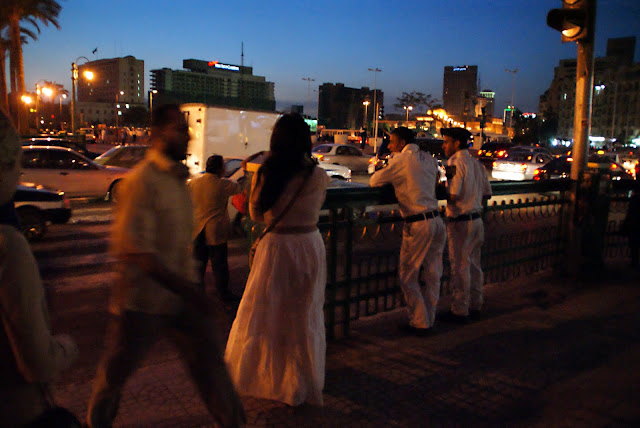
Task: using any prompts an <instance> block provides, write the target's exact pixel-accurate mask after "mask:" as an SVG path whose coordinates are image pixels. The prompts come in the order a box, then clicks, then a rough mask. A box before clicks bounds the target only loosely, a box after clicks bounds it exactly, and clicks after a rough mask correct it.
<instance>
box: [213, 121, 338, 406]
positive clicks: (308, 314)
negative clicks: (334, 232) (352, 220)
mask: <svg viewBox="0 0 640 428" xmlns="http://www.w3.org/2000/svg"><path fill="white" fill-rule="evenodd" d="M270 148H271V152H270V155H269V157H268V158H267V159H266V160H265V162H264V163H263V165H262V167H261V168H260V169H259V170H258V172H257V173H256V174H255V175H254V177H253V183H252V193H251V197H250V199H249V212H250V214H251V218H252V219H253V220H254V221H257V222H261V223H265V224H266V225H269V224H270V223H271V222H272V221H273V219H274V218H277V217H278V215H279V214H280V213H282V212H283V211H284V210H285V208H286V207H287V206H288V205H289V203H290V202H291V201H292V200H293V198H294V197H295V201H294V202H293V204H292V205H291V207H290V208H289V210H288V211H287V212H286V213H285V215H284V217H283V218H281V219H280V221H278V223H277V225H276V226H275V228H274V229H273V230H272V231H271V232H269V233H267V234H266V235H265V236H264V237H263V238H262V239H261V240H260V243H259V245H258V248H257V250H256V253H255V256H254V261H253V266H252V268H251V273H250V275H249V279H248V280H247V285H246V288H245V291H244V294H243V296H242V301H241V302H240V307H239V308H238V314H237V316H236V319H235V320H234V322H233V326H232V327H231V332H230V334H229V340H228V342H227V349H226V353H225V360H226V361H227V365H228V367H229V372H230V374H231V377H232V379H233V381H234V383H235V385H236V387H237V390H238V392H239V393H240V394H241V395H250V396H253V397H259V398H267V399H271V400H277V401H281V402H283V403H286V404H289V405H291V406H297V405H299V404H302V403H304V402H307V403H310V404H313V405H318V406H321V405H322V389H323V387H324V372H325V351H326V341H325V330H324V328H325V327H324V315H323V309H322V308H323V304H324V290H325V286H326V253H325V247H324V242H323V241H322V237H321V235H320V232H319V231H318V229H317V226H316V225H317V223H318V216H319V212H320V207H321V206H322V203H323V201H324V198H325V195H326V188H327V184H328V181H329V179H328V177H327V174H326V173H325V172H324V170H323V169H321V168H319V167H318V166H317V165H316V164H315V162H314V161H313V160H312V158H311V138H310V134H309V127H308V126H307V125H306V123H305V122H304V120H303V119H302V117H301V116H300V115H298V114H293V113H291V114H286V115H284V116H282V117H281V118H280V119H279V120H278V121H277V122H276V124H275V126H274V129H273V133H272V135H271V146H270ZM301 186H302V187H301ZM299 189H301V191H300V192H298V191H299ZM296 194H297V196H296Z"/></svg>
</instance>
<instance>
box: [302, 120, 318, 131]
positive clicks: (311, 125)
mask: <svg viewBox="0 0 640 428" xmlns="http://www.w3.org/2000/svg"><path fill="white" fill-rule="evenodd" d="M304 121H305V122H306V124H307V125H309V129H310V130H311V132H313V133H315V132H316V131H317V129H318V119H305V120H304Z"/></svg>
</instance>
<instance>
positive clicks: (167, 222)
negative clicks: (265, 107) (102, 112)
mask: <svg viewBox="0 0 640 428" xmlns="http://www.w3.org/2000/svg"><path fill="white" fill-rule="evenodd" d="M188 142H189V129H188V126H187V123H186V121H185V119H184V116H183V115H182V113H181V112H180V109H179V108H178V106H177V105H164V106H162V107H159V108H157V109H154V111H153V119H152V131H151V149H150V150H148V152H147V155H146V157H145V159H144V160H143V161H142V162H140V163H139V164H138V165H137V166H136V167H135V168H134V169H133V170H132V171H131V172H130V174H129V175H128V176H127V177H126V178H125V181H124V183H123V188H122V193H121V197H120V199H119V202H118V206H117V207H116V212H115V219H114V225H113V231H112V242H113V252H114V253H115V256H116V258H117V259H118V260H119V261H120V270H119V272H118V274H119V278H118V280H117V283H116V286H115V287H114V290H113V295H112V300H111V303H110V308H109V309H110V311H111V313H112V314H113V315H114V317H113V319H112V320H111V321H110V323H109V326H108V330H107V346H106V350H105V353H104V357H103V360H102V362H101V363H100V366H99V368H98V374H97V376H96V380H95V384H94V389H93V394H92V397H91V401H90V403H89V411H88V416H87V422H88V424H89V426H90V427H110V426H111V424H112V422H113V420H114V419H115V417H116V413H117V411H118V405H119V401H120V395H121V392H122V388H123V386H124V384H125V382H126V380H127V378H128V377H129V376H130V375H131V374H132V373H133V371H134V370H135V369H136V368H137V367H138V365H139V364H140V362H141V360H142V359H143V357H144V356H145V354H146V352H147V351H148V350H149V349H150V348H151V347H152V346H153V344H154V343H155V342H156V341H157V340H158V339H159V337H160V336H161V335H164V334H167V333H171V337H172V338H173V339H175V344H176V345H177V346H178V348H179V350H180V351H181V354H182V357H183V358H184V359H185V363H186V365H187V366H188V368H189V370H190V373H191V377H192V379H193V380H194V382H195V383H196V385H197V386H198V390H199V392H200V396H201V397H202V399H203V401H204V403H205V405H206V406H207V409H208V410H209V412H210V413H211V415H212V416H213V418H214V420H215V421H216V422H217V423H218V424H220V425H221V426H224V427H235V426H238V425H240V424H242V423H244V411H243V409H242V403H241V402H240V400H239V398H238V396H237V394H236V393H235V390H234V388H233V385H232V384H231V380H230V378H229V374H228V373H227V369H226V366H225V364H224V361H223V359H222V352H223V348H222V346H223V345H222V343H221V342H222V341H221V339H220V335H219V334H218V326H217V325H216V324H215V322H214V320H213V319H212V317H208V316H207V314H208V311H210V310H212V309H211V308H212V306H211V305H209V304H208V301H207V299H206V296H205V295H204V293H202V292H201V291H200V289H199V285H198V277H197V274H196V269H195V263H194V260H193V257H192V254H191V250H190V247H191V243H192V240H191V233H192V231H193V210H192V207H191V197H190V195H189V191H188V189H187V186H186V182H185V181H186V178H187V176H188V170H187V167H186V166H185V165H184V164H182V163H181V161H182V160H184V159H185V158H186V151H187V144H188Z"/></svg>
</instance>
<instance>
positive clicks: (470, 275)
mask: <svg viewBox="0 0 640 428" xmlns="http://www.w3.org/2000/svg"><path fill="white" fill-rule="evenodd" d="M440 133H441V134H442V136H443V137H442V138H443V140H444V143H443V145H442V149H443V150H444V154H445V156H446V157H448V158H449V161H448V166H447V168H446V169H447V210H446V215H447V234H448V236H449V261H450V262H451V287H452V289H453V303H452V304H451V312H448V313H446V314H444V315H443V316H442V317H441V318H440V319H441V320H443V321H452V322H458V323H466V322H468V321H469V320H470V319H476V318H478V317H479V316H480V310H481V309H482V285H483V283H484V277H483V273H482V267H481V265H480V255H481V249H482V243H483V241H484V225H483V223H482V209H483V203H484V201H485V200H487V199H489V198H490V197H491V186H490V185H489V179H488V177H487V172H486V170H485V168H484V166H482V165H481V164H480V162H478V160H477V159H474V158H472V157H471V155H470V154H469V150H467V148H468V141H469V137H470V136H471V133H470V132H469V131H467V130H466V129H464V128H443V129H441V130H440Z"/></svg>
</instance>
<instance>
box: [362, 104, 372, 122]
mask: <svg viewBox="0 0 640 428" xmlns="http://www.w3.org/2000/svg"><path fill="white" fill-rule="evenodd" d="M369 104H371V102H369V101H368V100H367V101H363V102H362V105H363V106H364V122H362V126H363V127H364V129H367V110H368V108H369Z"/></svg>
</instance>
